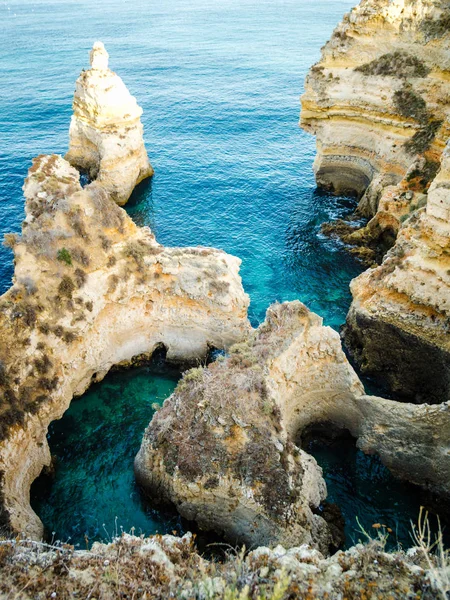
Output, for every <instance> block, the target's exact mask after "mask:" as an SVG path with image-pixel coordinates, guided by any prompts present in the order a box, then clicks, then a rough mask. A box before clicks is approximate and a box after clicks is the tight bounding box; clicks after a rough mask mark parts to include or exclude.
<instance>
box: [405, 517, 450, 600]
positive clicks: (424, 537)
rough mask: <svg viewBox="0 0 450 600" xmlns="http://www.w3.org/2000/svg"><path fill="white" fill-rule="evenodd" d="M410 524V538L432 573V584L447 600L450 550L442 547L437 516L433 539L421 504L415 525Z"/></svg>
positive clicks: (449, 578)
mask: <svg viewBox="0 0 450 600" xmlns="http://www.w3.org/2000/svg"><path fill="white" fill-rule="evenodd" d="M411 526H412V538H413V540H414V542H415V544H416V546H417V548H419V550H420V552H421V553H422V555H423V557H424V559H425V562H426V563H427V565H428V568H429V570H430V572H431V573H432V575H433V581H432V586H433V587H434V588H435V590H436V591H437V592H438V593H439V595H440V597H441V598H442V600H447V599H448V594H449V593H450V552H449V551H448V550H446V549H445V547H444V538H443V534H442V529H441V523H440V521H439V517H438V533H437V535H436V538H435V540H434V541H433V540H432V538H431V528H430V521H429V519H428V511H426V510H425V509H424V508H423V506H421V507H420V512H419V518H418V521H417V525H414V524H413V523H411Z"/></svg>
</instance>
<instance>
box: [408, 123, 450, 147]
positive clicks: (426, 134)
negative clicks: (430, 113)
mask: <svg viewBox="0 0 450 600" xmlns="http://www.w3.org/2000/svg"><path fill="white" fill-rule="evenodd" d="M441 125H442V121H439V120H430V121H429V122H428V123H426V124H425V125H423V126H422V127H421V128H420V129H419V130H418V131H416V133H415V134H414V135H413V136H412V137H411V138H410V139H409V140H408V141H407V142H406V143H405V148H406V150H407V151H408V152H409V153H410V154H423V153H424V152H426V151H427V150H428V148H429V147H430V145H431V143H432V141H433V140H434V138H435V137H436V134H437V132H438V131H439V128H440V126H441Z"/></svg>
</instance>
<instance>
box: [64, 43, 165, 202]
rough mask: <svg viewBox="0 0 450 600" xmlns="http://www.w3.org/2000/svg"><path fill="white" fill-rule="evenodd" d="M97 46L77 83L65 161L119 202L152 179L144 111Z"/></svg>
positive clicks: (101, 46)
mask: <svg viewBox="0 0 450 600" xmlns="http://www.w3.org/2000/svg"><path fill="white" fill-rule="evenodd" d="M108 59H109V55H108V53H107V52H106V50H105V47H104V46H103V44H102V43H101V42H96V43H95V44H94V46H93V48H92V50H91V53H90V62H91V68H90V69H88V70H87V71H84V70H83V72H82V73H81V75H80V77H79V78H78V79H77V82H76V89H75V95H74V99H73V116H72V121H71V123H70V132H69V137H70V141H69V152H68V153H67V154H66V157H65V158H66V160H67V161H69V162H70V164H71V165H72V166H74V167H76V168H77V169H81V170H82V171H85V172H86V173H87V175H88V177H89V179H90V180H91V181H92V180H97V181H98V183H99V184H100V185H101V186H102V187H103V189H104V190H105V191H106V192H107V193H108V195H109V196H110V198H112V199H113V200H114V201H115V202H117V204H120V205H122V204H125V203H126V202H127V200H128V198H129V197H130V195H131V192H132V191H133V190H134V188H135V187H136V185H137V184H138V183H139V182H140V181H142V180H143V179H145V178H147V177H150V176H151V175H153V168H152V166H151V165H150V162H149V160H148V156H147V151H146V149H145V146H144V140H143V127H142V123H141V115H142V108H141V107H140V106H138V104H137V102H136V99H135V98H133V96H132V95H131V94H130V92H129V91H128V89H127V87H126V86H125V84H124V83H123V81H122V79H121V78H120V77H119V76H118V75H116V73H114V72H113V71H111V70H110V69H109V68H108Z"/></svg>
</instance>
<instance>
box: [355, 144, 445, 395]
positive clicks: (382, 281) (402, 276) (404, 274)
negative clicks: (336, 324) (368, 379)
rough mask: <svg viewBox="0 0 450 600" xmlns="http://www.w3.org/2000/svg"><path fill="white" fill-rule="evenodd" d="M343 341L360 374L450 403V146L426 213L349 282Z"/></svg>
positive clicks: (415, 216) (410, 222) (412, 219)
mask: <svg viewBox="0 0 450 600" xmlns="http://www.w3.org/2000/svg"><path fill="white" fill-rule="evenodd" d="M351 290H352V294H353V303H352V305H351V308H350V312H349V314H348V317H347V327H346V332H345V340H346V342H347V345H348V347H349V348H350V350H351V352H352V354H353V356H354V358H355V360H356V361H357V363H358V364H359V365H360V366H361V368H362V369H363V371H365V372H367V373H368V374H370V375H373V376H377V377H378V378H380V379H381V380H384V381H385V382H386V383H387V384H389V386H390V387H391V388H392V389H393V390H394V391H395V392H396V393H398V394H400V395H403V396H405V397H409V398H414V399H415V400H416V401H418V402H443V401H448V400H449V399H450V147H449V148H447V150H446V151H445V152H444V154H443V160H442V166H441V170H440V172H439V173H438V175H437V177H436V178H435V180H434V181H433V183H432V185H431V187H430V190H429V193H428V203H427V206H426V208H422V209H420V210H417V211H416V212H414V213H413V214H412V215H411V216H410V217H409V219H408V220H406V221H405V223H404V225H403V227H402V228H401V229H400V232H399V236H398V238H397V242H396V244H395V246H394V248H393V249H392V250H391V251H390V252H388V254H387V255H386V257H385V259H384V261H383V264H382V265H381V266H380V267H378V268H376V269H369V270H368V271H366V272H365V273H363V274H362V275H360V276H359V277H357V278H356V279H354V280H353V281H352V284H351Z"/></svg>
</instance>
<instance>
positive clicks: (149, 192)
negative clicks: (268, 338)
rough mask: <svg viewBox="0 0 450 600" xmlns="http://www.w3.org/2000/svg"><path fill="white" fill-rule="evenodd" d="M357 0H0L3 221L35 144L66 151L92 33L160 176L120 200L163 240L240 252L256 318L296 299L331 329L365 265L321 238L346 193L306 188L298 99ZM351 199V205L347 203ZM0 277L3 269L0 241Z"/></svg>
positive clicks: (307, 165) (13, 215)
mask: <svg viewBox="0 0 450 600" xmlns="http://www.w3.org/2000/svg"><path fill="white" fill-rule="evenodd" d="M351 5H352V1H351V0H320V1H319V2H315V3H311V2H309V1H306V0H286V1H284V0H276V1H274V0H270V1H268V0H258V1H255V0H215V1H211V0H208V1H207V0H171V1H170V2H168V1H166V2H164V1H163V2H151V1H150V0H137V1H133V2H130V1H126V0H108V2H105V3H94V2H91V0H39V1H33V0H30V1H27V2H23V0H16V1H7V2H5V3H2V4H1V5H0V36H1V39H2V53H1V55H0V71H1V73H2V86H1V89H0V194H1V196H0V207H1V211H2V220H1V223H0V233H1V234H3V233H4V232H6V231H17V230H18V228H19V225H20V221H21V218H22V198H21V186H22V184H23V178H24V177H25V175H26V172H27V169H28V167H29V166H30V164H31V159H32V157H34V156H36V155H38V154H40V153H48V152H56V153H62V154H64V153H65V151H66V149H67V139H68V127H69V120H70V115H71V102H72V95H73V90H74V82H75V79H76V78H77V76H78V74H79V72H80V70H81V68H83V67H87V66H88V50H89V48H90V47H91V46H92V43H93V41H94V40H96V39H101V40H102V41H103V42H104V43H105V45H106V48H107V49H108V51H109V53H110V66H111V68H113V69H114V70H116V71H117V72H118V73H119V74H120V75H121V76H122V77H123V79H124V81H125V82H126V84H127V85H128V87H129V89H130V90H131V92H132V93H133V94H134V95H135V96H136V97H137V99H138V101H139V103H140V104H141V106H142V108H143V109H144V115H143V122H144V126H145V138H146V145H147V148H148V152H149V155H150V160H151V162H152V164H153V166H154V168H155V172H156V175H155V177H154V179H153V182H152V183H151V185H148V184H144V185H143V186H142V187H141V188H140V189H139V190H138V192H137V194H136V196H137V198H136V202H137V203H136V204H135V205H134V206H133V207H130V209H129V212H130V213H131V214H132V215H133V217H134V218H135V219H136V221H138V222H139V223H145V224H150V225H151V227H152V228H153V230H154V231H155V233H156V236H157V239H158V240H159V241H160V242H161V243H163V244H168V245H182V246H183V245H189V244H192V245H197V244H201V245H213V246H216V247H220V248H223V249H224V250H226V251H227V252H231V253H233V254H236V255H238V256H240V257H241V258H242V259H243V265H242V277H243V281H244V285H245V289H246V291H247V292H248V293H249V294H250V296H251V298H252V306H251V316H252V319H253V322H257V321H259V320H261V319H262V318H263V316H264V313H265V310H266V308H267V306H268V305H269V304H270V303H271V302H273V301H274V300H291V299H294V298H300V299H301V300H302V301H303V302H305V303H306V304H307V305H308V306H310V307H311V308H312V309H314V310H316V311H317V312H319V313H320V314H321V315H322V316H323V317H324V319H325V321H326V322H327V323H329V324H331V325H333V326H335V327H338V326H339V325H340V324H341V323H342V322H343V320H344V318H345V314H346V311H347V309H348V305H349V302H350V295H349V291H348V282H349V281H350V279H351V278H352V277H354V276H355V275H357V274H358V273H359V272H360V266H359V265H358V263H357V262H356V261H354V260H353V259H352V258H351V257H349V256H348V255H347V254H346V253H345V252H344V251H343V250H341V249H339V248H338V247H337V246H336V244H335V243H333V242H330V241H329V240H326V239H321V238H320V237H318V235H317V232H318V228H319V225H320V223H322V222H323V221H326V220H328V219H330V218H332V217H334V216H338V215H341V214H342V212H343V211H344V212H345V211H346V210H348V206H349V201H347V200H345V199H342V198H341V199H339V198H334V197H331V196H328V195H321V194H317V193H315V191H314V190H315V185H314V177H313V173H312V170H311V166H312V162H313V158H314V152H315V142H314V139H313V138H312V137H311V136H309V135H307V134H306V133H304V132H303V131H302V130H300V128H299V127H298V125H297V123H298V119H299V110H300V105H299V96H300V94H301V92H302V89H303V81H304V78H305V75H306V72H307V70H308V68H309V67H310V66H311V65H312V64H313V63H314V62H315V61H316V60H317V59H318V58H319V54H320V47H321V46H322V45H323V43H324V42H325V41H326V40H327V38H328V37H329V35H330V33H331V31H332V29H333V28H334V27H335V25H336V24H337V23H338V21H339V20H340V19H341V17H342V15H343V13H344V12H345V11H346V10H348V9H349V8H350V7H351ZM350 204H351V203H350ZM0 253H1V254H0V265H1V267H0V268H1V271H0V285H1V289H2V290H5V289H7V287H8V286H9V284H10V278H11V274H12V266H11V255H10V253H9V251H8V250H7V249H4V248H1V250H0Z"/></svg>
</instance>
